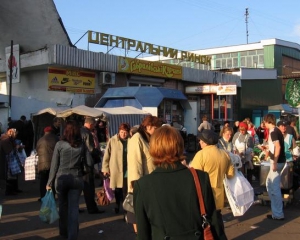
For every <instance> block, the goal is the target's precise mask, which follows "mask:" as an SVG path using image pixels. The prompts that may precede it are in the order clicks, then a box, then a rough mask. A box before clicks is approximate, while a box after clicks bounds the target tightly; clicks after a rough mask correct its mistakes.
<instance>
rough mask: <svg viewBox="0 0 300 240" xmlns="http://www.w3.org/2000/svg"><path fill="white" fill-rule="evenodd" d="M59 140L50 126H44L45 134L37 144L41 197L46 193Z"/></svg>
mask: <svg viewBox="0 0 300 240" xmlns="http://www.w3.org/2000/svg"><path fill="white" fill-rule="evenodd" d="M57 142H58V137H57V136H56V135H55V134H54V133H53V132H52V129H51V127H50V126H49V127H45V128H44V136H43V137H41V138H40V139H39V140H38V142H37V144H36V151H37V155H38V157H39V161H38V172H39V175H40V197H41V198H42V197H44V196H45V194H46V185H47V182H48V178H49V173H50V166H51V160H52V155H53V151H54V148H55V145H56V143H57ZM52 189H53V191H54V189H55V188H54V186H52ZM41 198H40V199H39V201H40V200H41Z"/></svg>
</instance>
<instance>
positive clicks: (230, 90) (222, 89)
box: [217, 85, 236, 95]
mask: <svg viewBox="0 0 300 240" xmlns="http://www.w3.org/2000/svg"><path fill="white" fill-rule="evenodd" d="M217 95H236V85H219V86H218V88H217Z"/></svg>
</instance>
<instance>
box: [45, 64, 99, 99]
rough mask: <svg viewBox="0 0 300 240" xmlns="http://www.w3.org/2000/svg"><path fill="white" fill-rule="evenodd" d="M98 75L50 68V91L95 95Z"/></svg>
mask: <svg viewBox="0 0 300 240" xmlns="http://www.w3.org/2000/svg"><path fill="white" fill-rule="evenodd" d="M95 81H96V74H95V73H93V72H86V71H78V70H72V69H59V68H48V90H49V91H61V92H74V93H84V94H94V93H95Z"/></svg>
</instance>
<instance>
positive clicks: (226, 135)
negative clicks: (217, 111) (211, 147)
mask: <svg viewBox="0 0 300 240" xmlns="http://www.w3.org/2000/svg"><path fill="white" fill-rule="evenodd" d="M232 135H233V129H232V128H231V127H223V128H222V130H221V132H220V136H221V137H220V138H219V141H218V148H221V149H224V150H226V151H228V152H233V144H232V141H231V139H232Z"/></svg>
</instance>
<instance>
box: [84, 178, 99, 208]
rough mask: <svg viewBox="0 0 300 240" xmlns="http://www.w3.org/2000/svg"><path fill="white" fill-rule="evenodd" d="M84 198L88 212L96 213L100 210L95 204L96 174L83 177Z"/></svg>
mask: <svg viewBox="0 0 300 240" xmlns="http://www.w3.org/2000/svg"><path fill="white" fill-rule="evenodd" d="M83 182H84V186H83V196H84V200H85V204H86V208H87V210H88V212H89V213H90V212H94V211H97V210H98V207H97V204H96V202H95V179H94V173H87V174H86V175H85V176H84V177H83Z"/></svg>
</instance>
